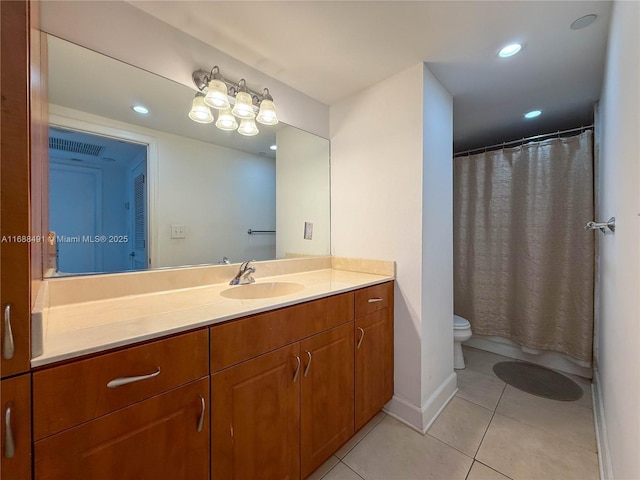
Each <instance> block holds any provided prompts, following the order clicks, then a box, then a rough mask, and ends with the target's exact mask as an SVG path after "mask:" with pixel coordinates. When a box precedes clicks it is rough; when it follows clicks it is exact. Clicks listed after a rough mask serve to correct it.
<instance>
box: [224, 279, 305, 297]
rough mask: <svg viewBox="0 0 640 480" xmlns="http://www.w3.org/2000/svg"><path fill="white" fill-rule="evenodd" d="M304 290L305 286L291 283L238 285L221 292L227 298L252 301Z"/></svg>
mask: <svg viewBox="0 0 640 480" xmlns="http://www.w3.org/2000/svg"><path fill="white" fill-rule="evenodd" d="M303 289H304V285H301V284H299V283H291V282H269V283H250V284H249V285H236V286H234V287H231V288H227V289H226V290H223V291H222V292H220V295H222V296H223V297H227V298H236V299H240V300H250V299H253V298H271V297H280V296H282V295H289V294H290V293H295V292H299V291H300V290H303Z"/></svg>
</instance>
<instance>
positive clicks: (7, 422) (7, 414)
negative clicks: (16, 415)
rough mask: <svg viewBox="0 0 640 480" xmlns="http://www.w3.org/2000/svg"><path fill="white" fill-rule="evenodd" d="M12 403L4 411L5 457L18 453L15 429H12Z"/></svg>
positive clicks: (11, 456)
mask: <svg viewBox="0 0 640 480" xmlns="http://www.w3.org/2000/svg"><path fill="white" fill-rule="evenodd" d="M12 406H13V404H12V403H9V405H7V409H6V410H5V411H4V437H5V438H4V457H5V458H13V456H14V455H15V454H16V446H15V443H14V442H13V431H12V430H11V407H12Z"/></svg>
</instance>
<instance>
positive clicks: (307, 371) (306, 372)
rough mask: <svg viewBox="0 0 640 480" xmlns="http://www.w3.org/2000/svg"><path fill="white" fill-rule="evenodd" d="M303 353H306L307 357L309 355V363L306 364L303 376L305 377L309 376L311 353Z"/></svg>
mask: <svg viewBox="0 0 640 480" xmlns="http://www.w3.org/2000/svg"><path fill="white" fill-rule="evenodd" d="M305 352H307V355H309V363H307V366H306V367H305V369H304V376H305V377H306V376H307V375H309V367H310V366H311V352H309V351H308V350H305Z"/></svg>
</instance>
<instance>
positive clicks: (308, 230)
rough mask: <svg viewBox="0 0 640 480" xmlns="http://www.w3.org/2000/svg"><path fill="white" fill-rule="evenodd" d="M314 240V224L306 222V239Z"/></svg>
mask: <svg viewBox="0 0 640 480" xmlns="http://www.w3.org/2000/svg"><path fill="white" fill-rule="evenodd" d="M312 238H313V223H311V222H304V239H305V240H311V239H312Z"/></svg>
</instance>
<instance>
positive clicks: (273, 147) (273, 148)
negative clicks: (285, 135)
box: [269, 145, 278, 150]
mask: <svg viewBox="0 0 640 480" xmlns="http://www.w3.org/2000/svg"><path fill="white" fill-rule="evenodd" d="M269 148H270V149H271V150H277V149H278V146H277V145H271V146H270V147H269Z"/></svg>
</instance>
